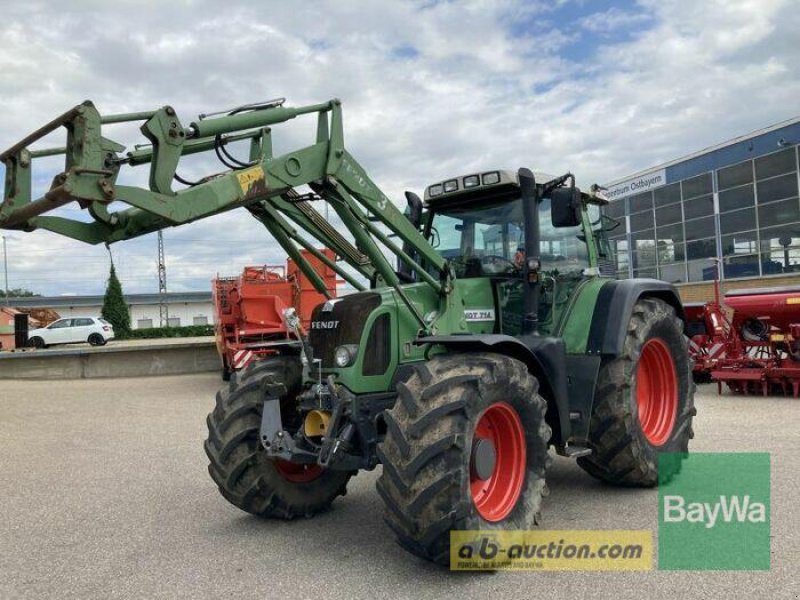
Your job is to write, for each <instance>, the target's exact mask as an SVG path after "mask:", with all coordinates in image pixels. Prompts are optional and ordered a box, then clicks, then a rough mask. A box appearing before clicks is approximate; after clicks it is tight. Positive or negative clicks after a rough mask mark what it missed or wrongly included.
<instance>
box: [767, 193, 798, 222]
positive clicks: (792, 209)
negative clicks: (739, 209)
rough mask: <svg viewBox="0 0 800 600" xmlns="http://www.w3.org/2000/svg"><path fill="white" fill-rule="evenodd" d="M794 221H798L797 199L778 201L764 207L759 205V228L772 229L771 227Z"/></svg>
mask: <svg viewBox="0 0 800 600" xmlns="http://www.w3.org/2000/svg"><path fill="white" fill-rule="evenodd" d="M794 221H800V206H798V203H797V198H790V199H788V200H780V201H779V202H773V203H772V204H767V205H765V206H761V205H760V204H759V207H758V225H759V227H772V226H773V225H783V224H786V223H793V222H794Z"/></svg>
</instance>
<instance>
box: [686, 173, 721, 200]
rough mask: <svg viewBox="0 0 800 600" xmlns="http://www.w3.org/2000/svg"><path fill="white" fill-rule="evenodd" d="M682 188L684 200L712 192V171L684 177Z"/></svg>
mask: <svg viewBox="0 0 800 600" xmlns="http://www.w3.org/2000/svg"><path fill="white" fill-rule="evenodd" d="M681 189H682V190H683V199H684V200H688V199H689V198H696V197H697V196H705V195H706V194H710V193H711V192H713V191H714V189H713V187H712V183H711V173H703V174H702V175H698V176H697V177H692V178H690V179H684V180H683V181H681Z"/></svg>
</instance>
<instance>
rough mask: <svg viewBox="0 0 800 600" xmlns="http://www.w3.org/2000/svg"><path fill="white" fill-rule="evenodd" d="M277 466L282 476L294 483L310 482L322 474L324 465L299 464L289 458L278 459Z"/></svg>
mask: <svg viewBox="0 0 800 600" xmlns="http://www.w3.org/2000/svg"><path fill="white" fill-rule="evenodd" d="M275 468H276V469H277V470H278V474H279V475H280V476H281V477H283V478H284V479H285V480H286V481H291V482H292V483H308V482H309V481H314V480H315V479H316V478H317V477H319V476H320V475H322V467H320V466H319V465H306V464H299V463H293V462H289V461H288V460H276V461H275Z"/></svg>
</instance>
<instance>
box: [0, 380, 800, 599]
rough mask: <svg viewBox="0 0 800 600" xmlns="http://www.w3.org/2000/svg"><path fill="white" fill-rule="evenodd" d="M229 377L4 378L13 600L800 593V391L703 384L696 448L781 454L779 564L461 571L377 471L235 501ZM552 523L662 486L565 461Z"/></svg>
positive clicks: (643, 518) (652, 503)
mask: <svg viewBox="0 0 800 600" xmlns="http://www.w3.org/2000/svg"><path fill="white" fill-rule="evenodd" d="M217 384H218V377H217V375H214V374H209V375H192V376H180V377H163V378H142V379H136V380H125V379H123V380H86V381H66V382H58V383H55V382H2V383H0V449H2V451H1V452H0V502H2V508H1V509H0V598H9V599H12V598H13V599H17V598H120V597H125V598H173V597H191V598H217V597H225V598H228V597H231V598H232V597H241V598H251V597H252V598H256V597H258V598H279V597H280V598H292V599H293V598H315V599H322V598H341V599H350V598H381V597H390V598H442V597H447V596H458V597H460V598H466V597H482V598H533V597H548V598H570V599H575V598H637V599H641V598H648V599H650V598H670V599H672V598H739V597H740V598H775V599H781V598H798V597H800V596H798V593H799V591H800V575H799V574H798V566H800V503H798V498H800V471H799V470H798V465H800V400H792V399H784V398H770V399H764V398H753V399H742V398H733V397H722V398H718V397H717V396H716V394H715V392H714V390H712V389H711V388H709V387H708V386H706V388H705V389H703V390H702V391H701V393H700V394H699V396H698V409H699V415H698V417H697V419H696V421H695V430H696V432H697V437H696V440H695V442H694V444H693V446H692V448H693V449H694V450H706V451H742V450H759V451H769V452H771V453H772V465H773V467H772V469H773V472H772V481H773V488H772V519H773V525H772V529H773V534H774V537H773V563H772V564H773V566H772V570H771V571H770V572H752V573H748V572H733V573H727V572H726V573H722V572H657V571H654V572H648V573H631V574H608V573H605V574H603V573H498V574H452V573H450V572H448V571H446V570H442V569H439V568H436V567H434V566H431V565H429V564H427V563H424V562H422V561H419V560H417V559H415V558H413V557H412V556H410V555H408V554H406V553H405V552H404V551H402V550H401V549H400V548H399V547H398V546H397V545H396V544H395V543H394V541H393V539H392V537H391V535H390V534H389V532H388V530H387V529H386V528H385V526H384V525H383V523H382V520H381V512H382V506H381V503H380V500H379V498H378V496H377V494H376V493H375V491H374V484H375V478H376V474H375V473H366V474H361V475H359V476H358V477H356V478H355V479H354V480H353V481H352V483H351V485H350V493H349V494H348V495H347V497H345V498H342V499H339V500H338V501H337V502H336V504H335V505H334V509H333V510H332V511H331V512H329V513H327V514H325V515H321V516H318V517H316V518H314V519H310V520H299V521H295V522H291V523H284V522H275V521H264V520H259V519H256V518H253V517H250V516H248V515H246V514H244V513H242V512H239V511H238V510H237V509H235V508H233V507H231V506H229V505H228V504H227V503H226V502H225V501H224V500H223V499H222V497H221V496H220V495H219V494H218V493H217V491H216V489H215V487H214V486H213V484H212V483H211V481H210V479H209V478H208V476H207V474H206V458H205V455H204V454H203V451H202V441H203V439H204V438H205V424H204V419H205V415H206V413H207V411H208V409H209V406H210V404H211V398H212V396H213V393H214V390H215V389H216V387H217ZM550 487H551V490H552V493H551V495H550V496H549V497H548V498H547V499H546V504H545V507H544V510H545V526H546V527H548V528H552V529H576V528H581V529H584V528H585V529H591V528H598V529H612V528H632V529H644V528H648V529H655V527H656V517H657V506H656V492H654V491H650V490H644V491H643V490H620V489H615V488H611V487H608V486H604V485H601V484H599V483H597V482H595V481H594V480H592V479H591V478H589V477H588V476H586V475H585V474H584V473H583V472H582V471H581V470H580V469H578V468H577V467H576V465H575V464H574V463H572V462H570V461H568V460H566V459H558V460H557V461H556V464H555V466H554V468H553V470H552V473H551V475H550Z"/></svg>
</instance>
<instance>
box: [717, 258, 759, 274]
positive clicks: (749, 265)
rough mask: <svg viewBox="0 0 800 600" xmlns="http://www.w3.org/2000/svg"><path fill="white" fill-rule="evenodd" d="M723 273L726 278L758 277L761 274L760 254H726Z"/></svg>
mask: <svg viewBox="0 0 800 600" xmlns="http://www.w3.org/2000/svg"><path fill="white" fill-rule="evenodd" d="M722 273H723V276H724V277H725V279H735V278H737V277H757V276H758V275H759V272H758V255H757V254H751V255H748V256H738V255H737V256H726V257H725V258H724V259H723V265H722Z"/></svg>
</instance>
